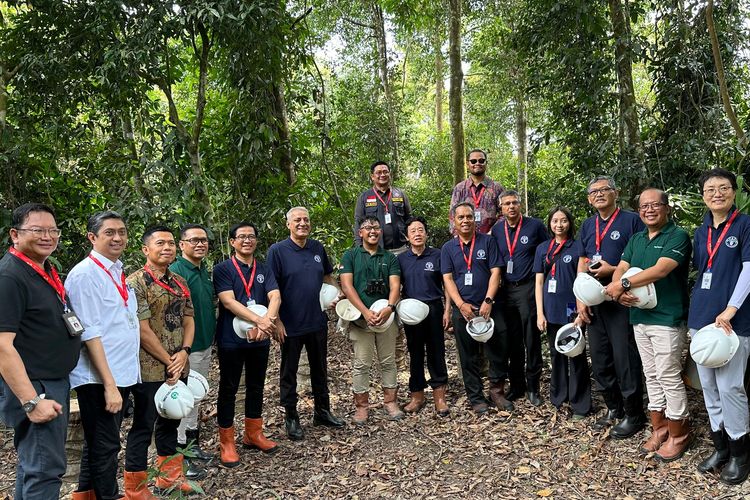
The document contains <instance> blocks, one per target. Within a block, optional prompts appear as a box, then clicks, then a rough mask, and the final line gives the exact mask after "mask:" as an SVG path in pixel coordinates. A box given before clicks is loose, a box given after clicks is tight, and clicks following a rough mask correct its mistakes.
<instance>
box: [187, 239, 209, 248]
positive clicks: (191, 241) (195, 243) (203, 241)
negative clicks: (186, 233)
mask: <svg viewBox="0 0 750 500" xmlns="http://www.w3.org/2000/svg"><path fill="white" fill-rule="evenodd" d="M182 241H184V242H185V243H189V244H190V245H191V246H194V247H197V246H198V245H208V238H188V239H186V240H182Z"/></svg>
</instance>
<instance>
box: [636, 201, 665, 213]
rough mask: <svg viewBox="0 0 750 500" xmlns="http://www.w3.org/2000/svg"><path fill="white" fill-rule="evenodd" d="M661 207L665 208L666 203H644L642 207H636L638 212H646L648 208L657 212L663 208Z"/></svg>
mask: <svg viewBox="0 0 750 500" xmlns="http://www.w3.org/2000/svg"><path fill="white" fill-rule="evenodd" d="M663 206H666V203H662V202H660V201H655V202H653V203H644V204H643V205H640V206H639V207H638V209H639V210H640V211H641V212H647V211H648V209H649V208H650V209H651V210H658V209H659V207H663Z"/></svg>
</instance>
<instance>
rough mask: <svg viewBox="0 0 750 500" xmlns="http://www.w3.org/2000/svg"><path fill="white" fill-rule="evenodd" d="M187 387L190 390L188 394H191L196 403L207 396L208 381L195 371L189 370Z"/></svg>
mask: <svg viewBox="0 0 750 500" xmlns="http://www.w3.org/2000/svg"><path fill="white" fill-rule="evenodd" d="M187 387H188V389H190V392H192V393H193V398H194V399H195V402H196V403H197V402H198V401H200V400H201V399H203V398H205V397H206V394H208V389H209V387H208V380H206V377H204V376H203V375H201V374H200V373H198V372H197V371H195V370H190V374H189V375H188V382H187Z"/></svg>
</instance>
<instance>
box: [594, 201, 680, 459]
mask: <svg viewBox="0 0 750 500" xmlns="http://www.w3.org/2000/svg"><path fill="white" fill-rule="evenodd" d="M638 205H639V206H638V209H639V213H640V216H641V220H642V221H643V223H644V224H645V225H646V229H645V230H644V231H642V232H640V233H636V234H634V235H633V237H632V238H631V239H630V241H629V242H628V245H627V246H626V247H625V250H624V252H623V254H622V260H621V261H620V264H619V265H618V266H617V269H616V270H615V272H614V274H613V275H612V283H611V284H610V285H608V286H607V288H606V292H607V294H608V295H610V296H611V297H612V298H613V299H615V300H617V301H618V302H620V303H621V304H623V305H625V306H629V307H630V308H631V309H630V323H631V324H632V325H633V330H634V332H635V341H636V344H637V345H638V352H639V353H640V355H641V361H642V362H643V373H644V374H645V375H646V390H647V391H648V400H649V403H648V409H649V410H650V414H651V425H652V427H653V430H652V432H651V437H650V438H649V439H648V440H647V441H646V442H645V443H644V444H643V445H642V446H641V449H640V451H641V453H643V454H647V453H653V452H655V453H656V458H657V459H660V460H663V461H665V462H669V461H672V460H676V459H678V458H680V457H681V456H682V455H683V454H684V453H685V450H686V449H687V447H688V445H689V444H690V426H689V420H688V405H687V393H686V392H685V385H684V384H683V382H682V376H681V371H682V364H681V357H682V349H683V347H684V345H685V342H686V334H687V328H686V324H685V322H686V320H687V312H688V292H687V290H688V286H687V279H688V267H689V265H690V254H691V251H692V245H691V243H690V237H689V236H688V234H687V232H686V231H685V230H683V229H681V228H679V227H677V226H675V224H674V222H672V221H671V220H670V218H669V215H670V212H671V210H670V207H669V198H668V196H667V193H665V192H664V191H661V190H659V189H652V188H650V189H646V190H645V191H644V192H643V193H641V196H640V197H639V199H638ZM630 267H638V268H641V269H643V271H641V272H638V273H637V274H634V275H632V276H629V277H627V278H623V274H625V272H626V271H627V270H628V269H629V268H630ZM650 284H653V286H654V287H655V289H656V299H657V300H656V301H657V304H656V306H655V307H652V308H649V309H646V308H643V309H641V308H639V305H640V304H639V301H638V299H637V298H636V297H635V295H634V294H633V293H631V292H630V291H631V290H632V289H635V288H638V287H643V286H646V285H650Z"/></svg>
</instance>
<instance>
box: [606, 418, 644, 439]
mask: <svg viewBox="0 0 750 500" xmlns="http://www.w3.org/2000/svg"><path fill="white" fill-rule="evenodd" d="M644 427H646V415H644V414H643V413H640V414H637V415H625V418H623V419H622V420H620V421H619V422H617V424H615V425H614V426H613V427H612V431H611V432H610V433H609V435H610V436H612V437H613V438H615V439H627V438H629V437H631V436H635V435H636V434H637V433H638V432H640V431H642V430H643V428H644Z"/></svg>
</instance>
